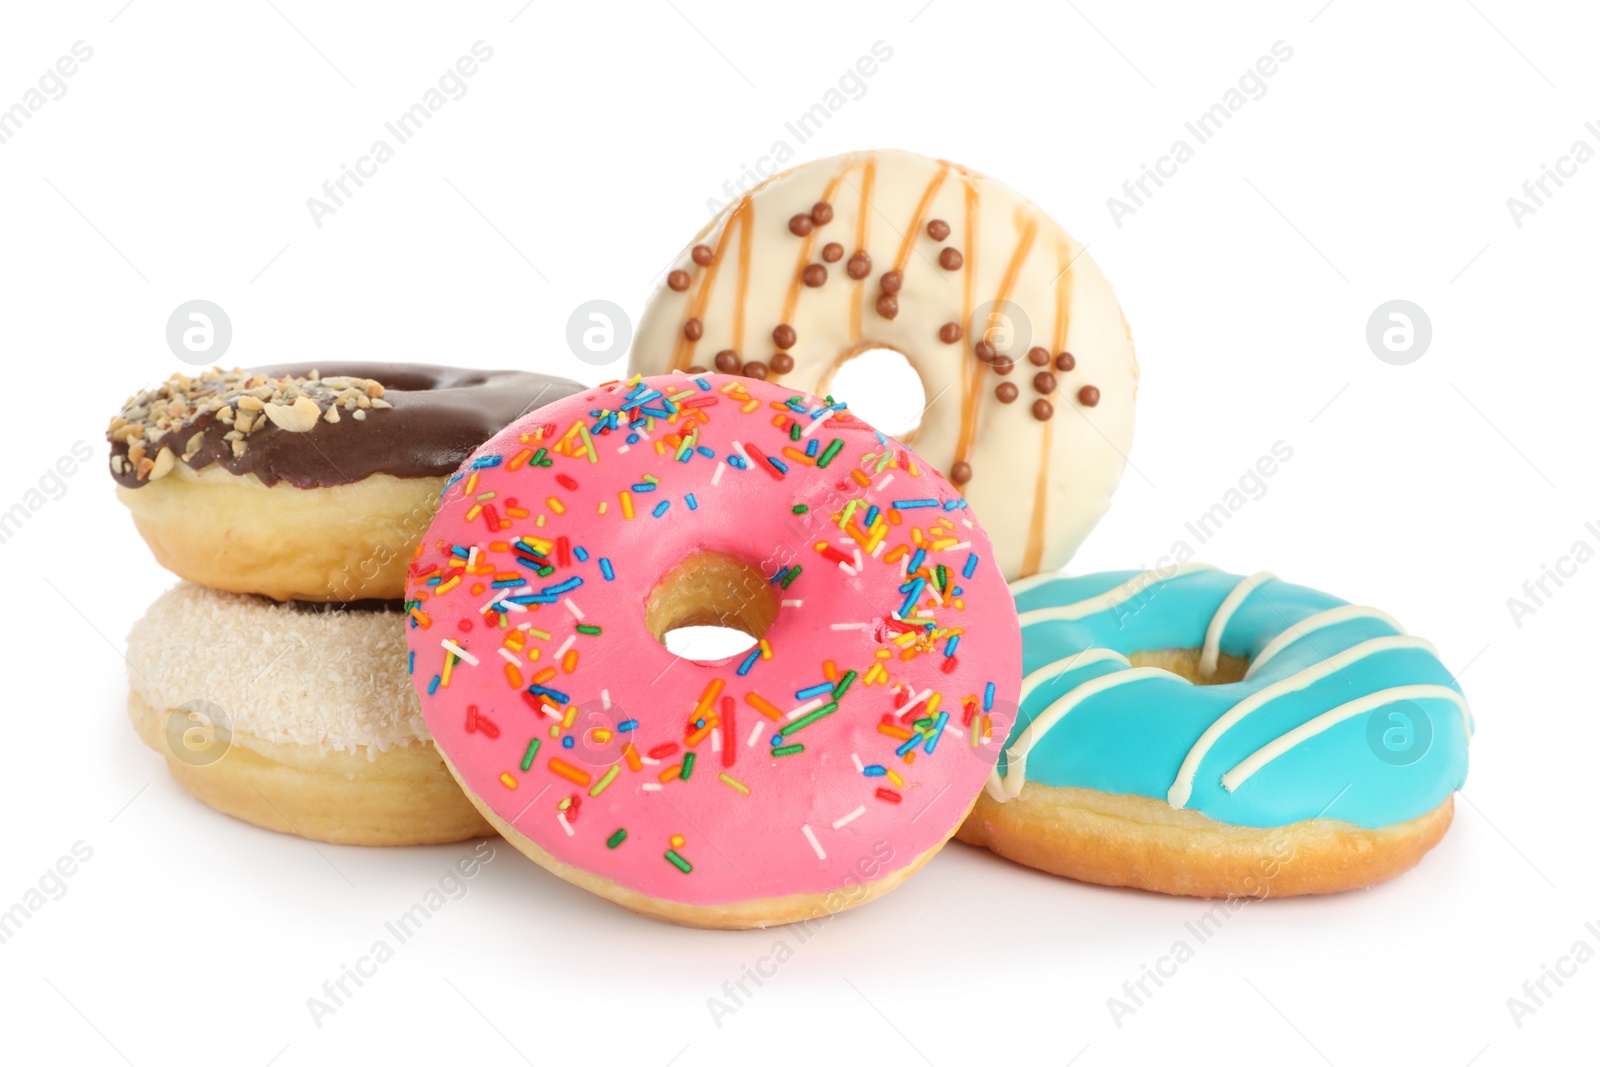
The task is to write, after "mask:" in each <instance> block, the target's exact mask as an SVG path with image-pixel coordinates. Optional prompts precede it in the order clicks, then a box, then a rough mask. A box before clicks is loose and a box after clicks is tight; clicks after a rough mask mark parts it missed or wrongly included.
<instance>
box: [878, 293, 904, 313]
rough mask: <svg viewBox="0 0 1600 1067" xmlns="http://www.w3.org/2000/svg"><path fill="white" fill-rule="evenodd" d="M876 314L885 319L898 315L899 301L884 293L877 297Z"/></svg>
mask: <svg viewBox="0 0 1600 1067" xmlns="http://www.w3.org/2000/svg"><path fill="white" fill-rule="evenodd" d="M878 314H880V315H882V316H883V317H884V318H886V319H892V318H894V317H895V316H896V315H898V314H900V301H898V300H896V299H895V298H894V297H892V296H890V295H889V294H888V293H884V294H882V295H881V296H879V297H878Z"/></svg>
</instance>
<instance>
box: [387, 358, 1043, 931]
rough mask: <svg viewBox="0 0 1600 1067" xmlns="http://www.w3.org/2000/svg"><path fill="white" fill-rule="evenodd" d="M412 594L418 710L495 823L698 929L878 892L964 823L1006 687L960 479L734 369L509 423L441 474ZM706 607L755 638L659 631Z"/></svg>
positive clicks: (835, 409)
mask: <svg viewBox="0 0 1600 1067" xmlns="http://www.w3.org/2000/svg"><path fill="white" fill-rule="evenodd" d="M513 498H514V499H517V500H519V501H521V507H520V508H516V509H513V508H511V507H509V506H508V504H509V501H510V500H511V499H513ZM408 589H409V592H408V597H409V600H408V603H407V608H408V610H409V612H410V616H411V625H410V628H409V629H408V634H409V638H410V645H411V649H412V652H413V655H414V660H413V664H412V670H413V681H414V682H415V684H416V685H417V688H418V690H419V692H420V693H421V694H422V708H423V712H424V714H425V716H426V717H427V720H428V726H429V729H430V730H431V731H432V733H433V736H434V737H435V738H436V739H437V741H438V744H439V747H440V750H441V751H442V752H443V753H444V755H445V758H446V759H447V761H448V762H449V764H450V766H451V768H452V770H454V771H455V773H456V775H457V777H458V778H460V780H461V782H462V784H463V786H464V787H465V788H466V790H467V792H468V795H469V796H471V797H472V799H473V800H474V801H475V802H476V803H477V805H478V807H479V808H480V809H481V810H482V811H483V812H484V814H485V816H486V817H487V818H488V820H489V821H490V823H492V824H493V825H494V826H495V828H496V829H498V830H499V831H500V832H501V833H502V834H503V835H505V836H506V837H507V838H508V839H509V840H510V841H511V842H512V843H513V844H514V845H516V846H517V847H518V848H519V849H521V850H522V851H523V852H524V853H526V854H527V855H529V856H530V857H532V858H533V859H534V860H535V861H537V862H538V863H540V864H541V865H543V866H544V867H546V868H547V869H549V870H551V871H553V872H554V873H556V874H558V875H560V876H561V877H563V878H565V879H567V880H569V881H571V882H574V883H576V884H578V885H580V886H583V887H584V888H586V889H588V890H590V891H592V892H594V893H597V894H600V895H601V896H604V897H606V898H608V899H610V900H612V901H615V902H617V903H619V904H622V905H624V906H626V907H628V908H631V909H633V910H635V911H638V912H641V913H644V914H648V915H652V916H656V917H659V918H664V919H669V920H671V921H674V922H679V923H684V924H687V925H692V926H702V927H720V928H742V927H752V926H764V925H769V924H774V923H784V922H793V921H797V920H801V919H805V918H811V917H816V916H820V915H823V914H827V913H829V912H831V911H832V910H836V909H838V908H842V907H849V906H854V905H856V904H860V903H862V902H864V901H865V900H868V899H873V898H874V897H877V896H881V895H882V894H883V893H884V892H886V891H887V890H889V889H891V888H893V887H894V886H895V885H897V884H899V883H900V882H901V881H902V880H903V879H905V878H906V877H908V876H909V875H910V874H911V873H912V872H913V871H915V870H916V869H917V868H918V867H919V866H920V865H921V864H922V863H923V862H925V861H926V860H927V859H928V858H929V857H930V856H931V855H932V854H933V853H934V852H936V851H937V850H938V849H939V848H940V847H941V846H942V845H943V844H944V842H945V841H946V840H947V839H948V838H949V836H950V835H951V834H952V833H953V832H954V830H955V828H956V826H958V825H959V824H960V822H961V820H962V818H964V817H965V815H966V813H967V812H968V811H969V810H970V808H971V805H972V802H973V799H974V798H975V797H976V796H977V794H978V792H979V790H980V789H981V788H982V786H983V783H984V781H985V779H986V778H987V776H988V773H989V769H990V767H991V766H992V764H993V761H994V758H995V751H996V746H997V745H998V743H999V741H1000V739H1001V733H1000V732H999V731H993V732H991V731H990V730H989V729H988V725H989V717H988V712H989V711H990V710H991V709H992V708H993V707H994V706H996V705H997V704H999V705H1006V704H1008V703H1009V702H1012V701H1014V700H1015V696H1016V687H1017V684H1018V682H1019V681H1020V679H1021V638H1020V635H1019V633H1018V630H1017V622H1016V613H1015V610H1014V608H1013V606H1012V603H1011V597H1010V594H1009V592H1008V591H1007V589H1006V587H1005V582H1004V580H1003V579H1002V577H1001V574H1000V570H999V568H998V567H997V566H996V564H995V561H994V557H993V553H992V551H991V548H990V545H989V541H988V538H987V537H986V536H985V535H984V532H983V530H982V529H981V528H980V527H979V526H978V524H977V523H976V521H974V519H973V518H972V515H971V512H970V510H969V508H968V506H967V503H966V501H965V500H964V499H963V498H962V497H961V494H960V493H959V492H958V491H956V490H955V489H954V488H952V487H951V485H950V484H949V483H948V482H947V481H945V479H944V478H942V477H941V476H940V475H939V474H938V473H936V472H935V471H933V470H932V469H930V468H929V467H927V466H926V465H924V464H923V463H922V461H921V460H919V459H918V458H917V457H916V456H915V455H913V454H912V453H911V452H909V451H908V450H907V449H906V448H905V447H904V446H902V445H900V444H899V443H897V442H895V441H893V440H890V439H888V438H885V437H883V436H882V435H880V434H878V433H877V432H875V431H874V430H873V429H872V428H871V427H870V426H867V425H866V424H865V423H863V422H862V421H861V420H859V419H856V418H854V417H852V416H851V414H850V413H849V411H847V410H845V407H844V405H843V404H835V403H832V402H830V401H826V400H819V399H817V398H816V397H813V396H809V395H807V394H805V393H802V392H799V391H797V390H795V389H791V388H788V387H786V386H779V385H775V384H772V383H768V382H762V381H757V380H753V379H742V378H737V377H730V376H724V375H699V376H693V377H691V376H686V375H669V376H662V377H656V378H643V379H635V380H633V381H630V382H625V383H612V384H610V385H607V386H602V387H600V388H597V389H593V390H590V391H588V392H585V393H583V394H582V395H580V396H575V397H570V398H568V399H566V400H563V401H559V402H557V403H555V404H552V405H550V406H548V407H547V408H545V409H544V410H542V411H540V412H538V413H536V414H534V415H530V416H528V417H526V418H524V419H522V420H520V421H518V422H516V423H514V424H512V425H511V426H510V427H508V428H507V429H506V430H505V431H503V432H501V433H500V434H498V435H496V436H495V437H494V438H493V439H492V440H490V441H489V442H488V443H487V444H485V445H484V446H483V447H482V448H481V449H479V450H478V451H477V452H476V453H475V454H474V455H473V457H472V458H471V459H469V460H468V461H467V463H466V464H465V466H464V467H463V468H462V471H461V473H460V474H459V475H458V476H457V478H456V479H455V480H454V481H453V482H452V484H451V485H450V486H449V487H448V488H447V490H446V492H445V500H444V503H443V504H442V506H441V507H440V510H439V514H438V517H437V518H436V519H435V521H434V524H433V526H432V527H431V528H430V529H429V531H428V533H427V535H426V537H425V539H424V541H423V544H422V546H421V547H420V549H419V551H418V554H417V558H416V562H415V563H414V564H413V565H412V568H411V579H410V583H409V586H408ZM715 623H720V624H721V625H723V626H727V627H732V628H738V629H742V630H744V631H745V632H747V633H748V634H750V635H751V636H752V637H755V638H758V639H759V643H757V644H756V645H755V646H754V647H752V648H751V649H750V650H749V651H748V652H747V653H741V654H739V655H736V656H734V657H732V658H728V659H723V660H718V661H715V662H699V661H696V660H688V659H680V658H679V657H677V656H675V655H674V654H673V653H671V652H669V651H668V650H667V649H666V648H665V647H664V645H663V644H662V642H661V638H662V636H663V635H664V634H665V633H667V632H668V631H671V630H673V629H676V628H678V627H681V626H692V625H708V624H715Z"/></svg>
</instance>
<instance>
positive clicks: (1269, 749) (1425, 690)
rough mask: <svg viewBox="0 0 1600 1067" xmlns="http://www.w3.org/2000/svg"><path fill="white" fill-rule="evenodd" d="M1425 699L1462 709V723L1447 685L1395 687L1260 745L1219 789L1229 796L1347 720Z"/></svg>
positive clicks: (1458, 696) (1464, 704) (1458, 702)
mask: <svg viewBox="0 0 1600 1067" xmlns="http://www.w3.org/2000/svg"><path fill="white" fill-rule="evenodd" d="M1424 699H1440V700H1449V701H1452V702H1453V703H1455V704H1456V705H1457V706H1458V707H1460V708H1461V714H1462V716H1463V722H1465V716H1466V715H1467V702H1466V701H1465V700H1464V699H1462V697H1461V694H1460V693H1458V692H1456V691H1455V690H1454V689H1451V688H1450V687H1449V686H1447V685H1398V686H1395V687H1394V688H1392V689H1380V690H1378V691H1377V692H1376V693H1372V694H1370V695H1368V696H1364V697H1361V698H1359V699H1357V700H1352V701H1350V702H1349V703H1348V704H1340V705H1339V706H1338V707H1336V708H1334V709H1333V710H1331V711H1325V712H1323V713H1322V714H1321V715H1318V716H1317V717H1316V718H1314V719H1311V720H1308V721H1307V722H1303V723H1301V724H1300V725H1299V726H1296V727H1295V728H1294V729H1293V730H1290V731H1289V732H1288V733H1286V734H1283V735H1281V736H1279V737H1277V738H1274V739H1273V740H1271V741H1269V742H1267V743H1266V744H1265V745H1262V746H1261V747H1260V748H1258V749H1256V750H1255V751H1254V752H1252V753H1251V754H1250V755H1248V756H1246V757H1245V758H1244V759H1243V760H1242V761H1240V763H1239V765H1238V766H1237V767H1235V768H1234V769H1233V770H1231V771H1229V772H1228V773H1227V774H1224V775H1223V776H1222V788H1224V789H1226V790H1227V791H1228V792H1230V793H1232V792H1234V791H1235V790H1237V789H1238V788H1239V787H1240V786H1241V785H1243V784H1244V783H1245V782H1247V781H1249V780H1250V776H1251V775H1253V774H1255V773H1256V772H1257V771H1259V770H1260V769H1261V768H1263V767H1265V766H1266V765H1267V764H1269V763H1271V762H1272V761H1273V760H1275V759H1277V758H1278V757H1279V756H1281V755H1283V754H1284V753H1285V752H1288V751H1289V750H1290V749H1292V748H1294V747H1295V746H1296V745H1299V744H1301V743H1303V742H1305V741H1307V740H1309V739H1311V738H1313V737H1315V736H1317V735H1318V734H1320V733H1322V732H1323V731H1324V730H1327V729H1328V728H1330V727H1333V726H1337V725H1338V724H1339V723H1341V722H1344V721H1345V720H1346V719H1351V718H1354V717H1355V716H1357V715H1362V714H1365V713H1366V712H1369V711H1372V710H1374V709H1376V708H1381V707H1383V706H1384V705H1385V704H1394V703H1397V702H1399V701H1402V700H1424Z"/></svg>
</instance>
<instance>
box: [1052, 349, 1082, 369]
mask: <svg viewBox="0 0 1600 1067" xmlns="http://www.w3.org/2000/svg"><path fill="white" fill-rule="evenodd" d="M1077 365H1078V361H1077V360H1075V359H1073V358H1072V353H1071V352H1063V353H1061V354H1060V355H1059V356H1057V357H1056V370H1059V371H1069V370H1071V369H1072V368H1073V367H1076V366H1077Z"/></svg>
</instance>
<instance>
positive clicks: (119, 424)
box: [106, 363, 582, 601]
mask: <svg viewBox="0 0 1600 1067" xmlns="http://www.w3.org/2000/svg"><path fill="white" fill-rule="evenodd" d="M580 388H582V387H581V386H579V385H578V384H577V383H576V382H569V381H565V380H563V379H560V378H547V377H545V376H544V375H540V374H527V373H523V372H520V371H480V370H460V369H456V368H450V367H434V366H428V365H425V364H401V363H394V364H386V363H322V364H294V365H291V364H284V365H281V366H273V367H260V368H256V369H253V370H244V371H241V370H232V371H222V370H220V369H210V370H206V371H203V372H201V373H200V374H199V375H197V376H195V377H189V376H186V375H181V374H178V375H173V376H172V378H170V379H168V380H167V381H166V382H165V383H163V384H162V385H160V386H157V387H156V388H154V389H148V390H146V391H144V392H142V393H140V394H138V395H137V396H134V397H132V398H130V399H129V400H128V402H127V404H126V405H124V407H123V409H122V411H121V413H120V414H118V415H117V417H116V418H114V419H112V421H111V426H110V428H109V429H108V430H107V432H106V436H107V438H108V440H109V441H110V442H111V475H112V477H113V478H115V479H116V481H117V485H118V488H117V496H118V498H119V499H121V500H122V502H123V503H124V504H126V505H127V506H128V508H129V510H131V511H132V512H133V520H134V524H135V525H136V526H137V527H138V529H139V533H140V534H141V535H143V537H144V539H145V541H146V542H147V543H148V544H149V545H150V549H151V551H152V552H154V553H155V556H156V559H157V560H158V561H159V562H160V563H161V565H162V566H164V567H166V568H167V569H168V570H170V571H172V572H173V573H175V574H177V575H179V576H180V577H183V578H187V579H189V580H190V581H195V582H199V583H200V584H202V585H207V586H210V587H211V588H213V589H224V590H228V591H230V592H235V593H259V594H261V595H263V596H269V597H272V598H273V599H275V600H311V601H345V600H359V599H364V598H372V599H389V600H398V599H399V598H400V596H401V595H402V593H403V591H404V588H405V565H406V561H407V560H408V559H409V558H410V556H411V552H412V551H413V550H414V549H415V547H416V544H417V539H418V538H419V537H421V535H422V531H423V530H425V529H427V526H428V520H429V519H430V518H431V517H432V515H433V507H434V504H435V501H436V499H437V497H438V494H439V489H440V487H441V486H443V485H444V480H445V478H446V477H448V476H449V475H450V473H451V472H452V471H454V470H455V469H456V467H457V466H458V465H459V464H460V463H461V460H462V458H463V457H465V456H466V455H467V453H468V452H470V451H472V449H474V448H476V447H477V446H478V445H480V444H482V443H483V442H484V441H485V440H486V439H488V437H489V435H490V434H492V433H494V432H495V431H496V430H499V429H500V428H501V427H503V426H505V425H506V423H508V422H510V421H511V420H512V419H514V418H516V417H517V416H518V415H521V414H522V413H523V412H526V411H530V410H532V409H533V408H535V407H537V406H538V405H540V404H543V403H546V402H548V401H550V400H555V399H557V398H559V397H563V396H567V395H568V394H570V393H573V392H576V391H577V390H578V389H580Z"/></svg>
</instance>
